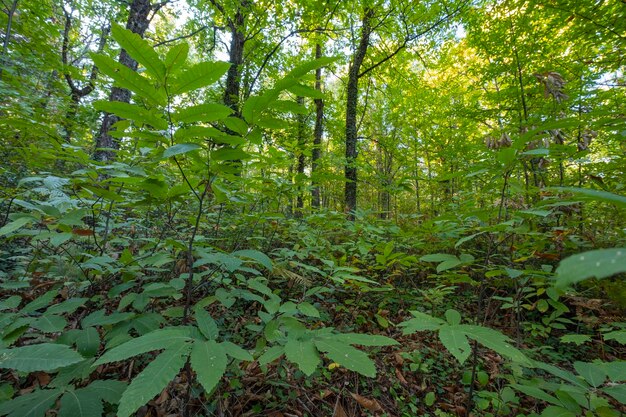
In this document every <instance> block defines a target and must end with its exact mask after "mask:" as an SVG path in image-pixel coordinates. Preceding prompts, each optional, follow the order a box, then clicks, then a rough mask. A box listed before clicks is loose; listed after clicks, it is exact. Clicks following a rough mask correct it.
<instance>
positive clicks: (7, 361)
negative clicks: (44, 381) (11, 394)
mask: <svg viewBox="0 0 626 417" xmlns="http://www.w3.org/2000/svg"><path fill="white" fill-rule="evenodd" d="M82 360H83V357H82V356H80V355H79V354H78V353H77V352H75V351H73V350H72V349H70V348H69V347H68V346H65V345H57V344H53V343H40V344H37V345H30V346H23V347H18V348H13V349H2V350H0V368H9V369H15V370H18V371H23V372H33V371H53V370H56V369H58V368H61V367H63V366H68V365H71V364H73V363H77V362H80V361H82Z"/></svg>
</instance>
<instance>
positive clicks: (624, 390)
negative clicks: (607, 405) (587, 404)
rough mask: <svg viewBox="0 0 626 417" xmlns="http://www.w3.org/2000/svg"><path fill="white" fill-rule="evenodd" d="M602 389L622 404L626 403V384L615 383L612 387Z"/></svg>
mask: <svg viewBox="0 0 626 417" xmlns="http://www.w3.org/2000/svg"><path fill="white" fill-rule="evenodd" d="M602 391H603V392H604V393H605V394H607V395H610V396H611V397H613V398H615V399H616V400H617V401H619V402H620V403H622V404H626V385H624V384H621V385H613V386H610V387H606V388H603V389H602Z"/></svg>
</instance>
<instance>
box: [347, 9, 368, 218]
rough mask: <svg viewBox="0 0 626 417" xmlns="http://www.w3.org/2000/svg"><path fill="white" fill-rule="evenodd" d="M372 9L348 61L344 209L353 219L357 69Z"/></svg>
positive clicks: (363, 23)
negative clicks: (352, 54)
mask: <svg viewBox="0 0 626 417" xmlns="http://www.w3.org/2000/svg"><path fill="white" fill-rule="evenodd" d="M373 14H374V10H373V9H371V8H366V9H365V13H364V14H363V22H362V26H361V39H360V41H359V46H358V48H357V50H356V52H355V54H354V57H353V59H352V62H351V63H350V71H349V74H348V87H347V99H346V165H345V169H344V173H345V179H346V186H345V192H344V200H345V211H346V213H347V216H348V219H349V220H354V218H355V211H356V195H357V167H356V158H357V149H356V148H357V146H356V145H357V121H356V116H357V114H356V113H357V104H358V98H359V71H360V70H361V65H362V64H363V60H364V59H365V54H366V53H367V48H368V47H369V43H370V34H371V32H372V26H371V19H372V17H373Z"/></svg>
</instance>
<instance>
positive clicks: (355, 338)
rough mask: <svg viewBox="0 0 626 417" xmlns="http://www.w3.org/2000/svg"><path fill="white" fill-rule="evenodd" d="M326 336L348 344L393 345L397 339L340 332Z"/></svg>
mask: <svg viewBox="0 0 626 417" xmlns="http://www.w3.org/2000/svg"><path fill="white" fill-rule="evenodd" d="M328 337H333V338H335V339H336V340H339V341H341V342H344V343H348V344H350V345H361V346H393V345H397V344H398V342H397V341H395V340H393V339H391V338H390V337H386V336H381V335H378V334H361V333H340V334H334V335H329V336H328Z"/></svg>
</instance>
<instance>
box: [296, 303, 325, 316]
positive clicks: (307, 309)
mask: <svg viewBox="0 0 626 417" xmlns="http://www.w3.org/2000/svg"><path fill="white" fill-rule="evenodd" d="M298 310H300V312H301V313H302V314H304V315H305V316H309V317H316V318H319V317H320V312H319V311H318V310H317V308H315V307H314V306H313V305H312V304H311V303H307V302H306V301H303V302H301V303H300V304H298Z"/></svg>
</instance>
